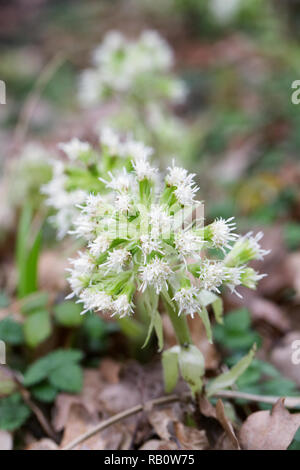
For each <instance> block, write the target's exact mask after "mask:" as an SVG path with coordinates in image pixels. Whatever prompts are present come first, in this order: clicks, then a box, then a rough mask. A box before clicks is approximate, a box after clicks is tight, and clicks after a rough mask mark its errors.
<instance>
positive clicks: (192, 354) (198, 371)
mask: <svg viewBox="0 0 300 470" xmlns="http://www.w3.org/2000/svg"><path fill="white" fill-rule="evenodd" d="M178 363H179V369H180V373H181V375H182V377H183V379H184V380H185V381H186V382H187V383H188V385H189V387H190V389H191V390H192V393H193V394H194V393H196V392H198V391H200V390H201V388H202V377H203V375H204V371H205V361H204V357H203V354H202V353H201V351H200V350H199V349H198V348H197V347H196V346H194V345H189V346H188V347H187V348H183V347H182V348H180V352H179V354H178Z"/></svg>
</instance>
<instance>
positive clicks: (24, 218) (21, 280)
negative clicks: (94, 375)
mask: <svg viewBox="0 0 300 470" xmlns="http://www.w3.org/2000/svg"><path fill="white" fill-rule="evenodd" d="M31 222H32V209H31V207H30V206H29V205H25V206H24V208H23V211H22V214H21V217H20V221H19V226H18V234H17V242H16V264H17V268H18V296H19V298H22V297H24V296H26V295H28V294H30V293H31V292H34V291H35V290H37V265H38V258H39V253H40V245H41V229H40V230H38V231H37V233H36V234H34V236H32V234H31V225H32V223H31ZM32 238H33V242H32V243H31V239H32Z"/></svg>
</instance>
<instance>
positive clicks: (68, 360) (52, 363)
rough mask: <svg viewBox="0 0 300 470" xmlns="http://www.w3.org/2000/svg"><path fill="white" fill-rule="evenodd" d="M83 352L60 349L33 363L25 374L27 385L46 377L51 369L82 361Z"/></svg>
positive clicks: (25, 383)
mask: <svg viewBox="0 0 300 470" xmlns="http://www.w3.org/2000/svg"><path fill="white" fill-rule="evenodd" d="M82 357H83V354H82V352H81V351H79V350H77V349H66V350H64V349H58V350H56V351H54V352H52V353H50V354H48V355H47V356H45V357H43V358H42V359H39V360H38V361H36V362H35V363H34V364H32V365H31V366H30V367H29V368H28V370H27V371H26V373H25V375H24V385H25V387H30V386H32V385H35V384H37V383H39V382H41V381H42V380H44V379H46V378H47V377H48V375H49V374H50V372H51V371H53V370H55V369H56V368H59V367H61V366H65V367H67V366H68V365H69V364H73V363H77V362H79V361H81V359H82Z"/></svg>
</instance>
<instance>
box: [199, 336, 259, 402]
mask: <svg viewBox="0 0 300 470" xmlns="http://www.w3.org/2000/svg"><path fill="white" fill-rule="evenodd" d="M255 352H256V346H255V345H254V347H253V348H252V349H251V351H250V352H249V353H248V354H247V356H245V357H243V358H242V359H241V360H240V361H239V362H238V363H237V364H236V365H235V366H233V367H232V368H231V369H230V370H229V371H228V372H225V373H224V374H221V375H219V377H217V378H216V379H214V380H212V381H211V382H210V383H209V385H208V386H207V394H208V396H211V395H214V394H215V393H216V392H218V391H219V390H223V389H224V388H228V387H231V386H232V385H233V384H234V383H235V382H236V380H237V379H238V378H239V377H240V376H241V375H242V374H243V373H244V372H245V370H246V369H247V368H248V367H249V365H250V364H251V362H252V359H253V358H254V355H255Z"/></svg>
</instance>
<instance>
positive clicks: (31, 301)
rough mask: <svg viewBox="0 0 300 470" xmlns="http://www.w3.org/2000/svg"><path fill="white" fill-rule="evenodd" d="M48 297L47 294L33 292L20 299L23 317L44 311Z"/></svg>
mask: <svg viewBox="0 0 300 470" xmlns="http://www.w3.org/2000/svg"><path fill="white" fill-rule="evenodd" d="M48 300H49V295H48V293H47V292H41V291H39V292H35V293H33V294H30V295H28V296H27V297H25V298H24V299H22V306H21V312H22V313H24V314H25V315H27V314H30V313H33V312H35V311H36V310H45V309H46V307H47V304H48Z"/></svg>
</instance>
